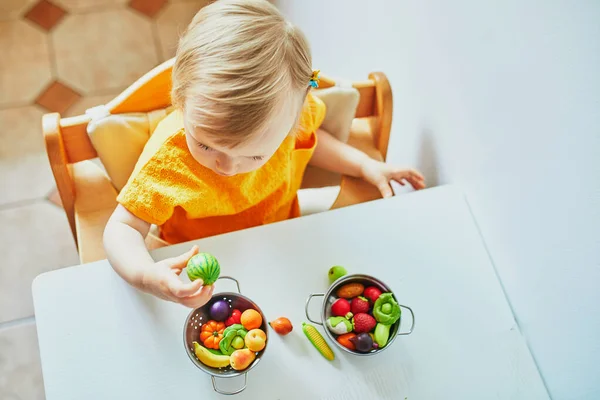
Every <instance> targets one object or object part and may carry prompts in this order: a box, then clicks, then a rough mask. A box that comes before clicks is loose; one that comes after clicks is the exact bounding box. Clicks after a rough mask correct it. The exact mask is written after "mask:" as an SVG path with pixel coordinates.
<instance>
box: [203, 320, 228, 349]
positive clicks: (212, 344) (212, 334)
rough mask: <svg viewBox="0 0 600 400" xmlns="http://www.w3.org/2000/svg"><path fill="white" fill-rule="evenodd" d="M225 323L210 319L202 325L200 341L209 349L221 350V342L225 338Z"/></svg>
mask: <svg viewBox="0 0 600 400" xmlns="http://www.w3.org/2000/svg"><path fill="white" fill-rule="evenodd" d="M224 330H225V323H223V322H217V321H208V322H207V323H206V324H204V325H202V329H201V330H200V341H201V342H202V343H203V344H204V347H206V348H207V349H215V350H219V343H220V342H221V339H223V331H224Z"/></svg>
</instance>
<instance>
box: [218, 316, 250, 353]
mask: <svg viewBox="0 0 600 400" xmlns="http://www.w3.org/2000/svg"><path fill="white" fill-rule="evenodd" d="M247 333H248V331H247V330H246V329H245V328H244V327H243V326H242V325H241V324H234V325H231V326H229V327H227V328H226V329H225V330H224V331H223V339H221V341H220V342H219V349H220V350H221V352H222V353H223V354H225V355H227V356H230V355H231V354H232V353H233V352H234V351H236V350H237V349H236V348H235V347H233V346H232V343H233V339H235V338H236V337H238V336H239V337H241V338H242V339H244V338H245V337H246V334H247Z"/></svg>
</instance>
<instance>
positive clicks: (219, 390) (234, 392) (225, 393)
mask: <svg viewBox="0 0 600 400" xmlns="http://www.w3.org/2000/svg"><path fill="white" fill-rule="evenodd" d="M211 378H212V385H213V390H214V391H215V392H217V393H219V394H222V395H225V396H233V395H234V394H238V393H242V392H243V391H244V389H246V384H247V383H248V374H244V386H242V388H241V389H238V390H236V391H233V392H226V391H224V390H221V389H219V388H218V387H217V380H216V379H215V377H214V376H211Z"/></svg>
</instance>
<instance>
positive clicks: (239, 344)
mask: <svg viewBox="0 0 600 400" xmlns="http://www.w3.org/2000/svg"><path fill="white" fill-rule="evenodd" d="M245 345H246V342H245V341H244V339H243V338H242V337H241V336H236V337H234V338H233V340H232V341H231V347H233V348H234V349H236V350H239V349H243V348H244V346H245Z"/></svg>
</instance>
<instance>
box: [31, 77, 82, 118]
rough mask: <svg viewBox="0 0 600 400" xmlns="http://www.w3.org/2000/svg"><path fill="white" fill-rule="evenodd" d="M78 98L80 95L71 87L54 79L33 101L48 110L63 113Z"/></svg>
mask: <svg viewBox="0 0 600 400" xmlns="http://www.w3.org/2000/svg"><path fill="white" fill-rule="evenodd" d="M80 98H81V96H80V95H79V94H78V93H77V92H75V91H74V90H73V89H71V88H70V87H68V86H65V85H64V84H62V83H60V82H58V81H55V82H52V84H50V86H48V88H47V89H45V90H44V91H43V92H42V93H41V94H40V95H39V97H38V98H37V100H36V101H35V102H36V103H37V104H39V105H40V106H42V107H44V108H45V109H46V110H48V111H52V112H57V113H61V114H63V113H64V112H66V111H67V110H68V109H69V107H71V106H72V105H73V104H75V103H76V102H77V100H79V99H80Z"/></svg>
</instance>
